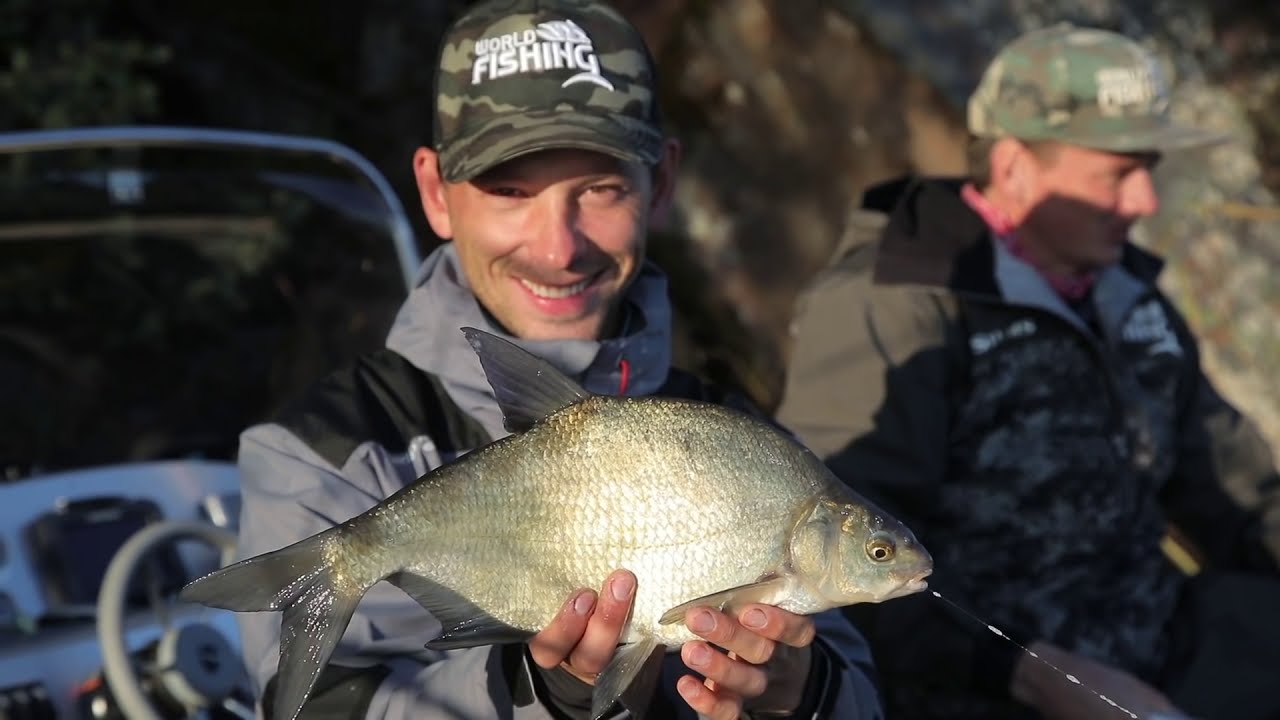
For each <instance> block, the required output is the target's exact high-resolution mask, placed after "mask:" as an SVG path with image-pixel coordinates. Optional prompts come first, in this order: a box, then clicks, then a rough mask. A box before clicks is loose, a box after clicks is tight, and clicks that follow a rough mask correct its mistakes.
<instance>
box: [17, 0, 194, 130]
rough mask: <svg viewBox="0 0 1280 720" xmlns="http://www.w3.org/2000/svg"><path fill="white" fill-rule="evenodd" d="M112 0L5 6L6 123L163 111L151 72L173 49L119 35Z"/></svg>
mask: <svg viewBox="0 0 1280 720" xmlns="http://www.w3.org/2000/svg"><path fill="white" fill-rule="evenodd" d="M113 7H115V4H114V3H110V2H105V3H104V2H93V1H91V0H6V2H4V3H2V4H0V48H2V50H0V129H7V130H8V129H25V128H53V127H68V126H72V125H103V124H111V123H127V122H137V121H141V120H146V119H148V118H150V117H152V116H154V115H155V114H156V113H157V112H158V110H159V97H158V95H159V93H158V91H157V88H156V84H155V83H154V82H153V81H152V80H151V79H150V78H149V77H148V72H151V71H153V70H154V69H156V68H159V67H161V66H163V65H164V64H165V63H167V62H169V60H170V56H171V53H170V51H169V50H168V48H165V47H160V46H156V45H152V44H150V43H148V42H146V41H144V40H142V39H140V38H139V37H137V36H136V35H132V34H128V33H125V34H120V33H113V32H112V31H111V30H110V20H111V18H110V13H111V11H112V9H113Z"/></svg>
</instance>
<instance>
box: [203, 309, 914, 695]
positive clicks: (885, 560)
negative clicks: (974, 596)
mask: <svg viewBox="0 0 1280 720" xmlns="http://www.w3.org/2000/svg"><path fill="white" fill-rule="evenodd" d="M468 337H469V338H470V339H471V340H472V343H473V345H474V346H475V347H476V349H477V351H478V352H479V353H480V356H481V360H482V363H483V364H484V367H485V370H486V373H487V375H488V377H489V379H490V382H491V384H492V385H493V387H494V390H495V393H496V395H497V398H498V400H499V403H500V404H501V405H502V406H503V409H504V412H505V413H506V417H507V422H508V427H509V429H511V430H512V431H513V433H514V434H512V435H510V436H508V437H506V438H504V439H502V440H499V441H497V442H495V443H492V444H490V445H488V446H486V447H483V448H480V449H477V450H475V451H473V452H471V453H469V454H468V455H466V456H464V457H463V458H461V459H459V460H458V461H456V462H454V463H451V464H449V465H446V466H443V467H441V468H438V469H437V470H435V471H433V472H431V473H429V474H427V475H425V476H423V477H422V478H420V479H419V480H418V481H416V482H415V483H413V484H411V485H409V486H407V487H405V488H404V489H403V490H401V491H400V492H398V493H396V494H395V495H393V496H392V497H390V498H388V499H387V500H385V501H383V502H382V503H380V504H379V505H377V506H376V507H374V508H372V509H370V510H369V511H367V512H365V513H363V514H361V515H359V516H357V517H355V518H352V519H351V520H349V521H347V522H346V523H343V524H342V525H339V526H337V527H335V528H332V529H330V530H328V531H325V532H324V533H321V534H319V535H317V536H314V537H312V538H308V539H307V540H303V541H301V542H299V543H296V544H295V545H292V546H289V547H287V548H283V549H281V550H279V551H276V552H274V553H268V554H266V555H262V556H259V557H257V558H250V559H248V560H245V561H243V562H241V563H237V564H236V565H233V566H230V567H228V568H224V569H222V570H219V571H216V572H215V573H213V574H211V575H209V576H206V577H205V578H202V579H200V580H197V581H196V582H195V583H193V584H192V585H190V586H188V588H187V589H186V590H184V597H186V598H187V599H192V600H196V601H199V602H204V603H206V604H209V605H213V606H216V607H226V608H229V609H232V610H263V609H271V610H283V611H284V612H285V617H284V626H283V628H282V640H281V662H280V688H281V695H280V696H279V697H278V698H277V701H276V707H277V708H280V709H286V708H293V711H292V712H291V713H286V714H282V715H280V717H284V718H289V719H290V720H291V719H292V718H293V717H294V716H296V714H297V710H298V709H300V708H301V705H302V703H303V702H304V701H305V699H306V696H307V694H309V692H310V689H311V686H312V685H313V684H314V681H315V677H316V676H317V675H318V673H319V671H320V668H321V666H322V665H323V663H324V662H325V661H326V660H327V658H328V655H329V654H330V653H331V652H332V650H333V646H334V645H336V643H337V640H338V639H339V638H340V637H341V635H342V631H343V630H344V629H345V627H346V624H347V622H349V620H350V616H351V614H352V613H353V612H354V609H355V606H356V604H357V603H358V602H359V599H360V597H361V596H362V595H363V594H364V592H365V591H367V590H368V588H369V587H371V586H372V585H374V584H375V583H377V582H379V581H381V580H383V579H387V580H390V581H391V582H393V583H395V584H396V585H398V586H399V587H401V588H402V589H404V590H405V591H406V592H407V593H408V594H409V595H411V596H413V597H414V598H415V599H417V600H418V601H419V602H420V603H421V604H422V605H423V606H424V607H426V608H427V609H428V610H429V611H431V612H432V614H433V615H434V616H435V617H436V619H437V620H439V621H440V622H441V624H442V626H443V633H442V635H441V637H440V638H438V639H437V640H436V641H434V642H433V643H432V646H433V647H440V648H449V647H466V646H473V645H482V644H496V643H502V642H517V641H522V640H524V639H527V638H528V637H529V636H531V635H532V634H534V633H536V632H537V631H538V630H540V629H541V628H543V627H545V626H546V625H547V624H548V623H549V621H550V620H551V619H552V618H553V617H554V616H555V615H556V613H557V612H558V611H559V610H560V608H561V607H562V606H563V604H564V602H565V600H566V598H567V597H568V596H569V594H570V593H571V592H572V591H573V590H575V589H576V588H580V587H590V588H598V587H599V586H600V584H601V583H602V581H603V579H604V578H605V577H606V576H607V575H608V574H609V573H610V572H612V571H614V570H616V569H619V568H626V569H628V570H631V571H632V572H634V573H635V575H636V578H637V589H636V596H635V601H634V604H633V609H632V615H631V618H630V621H629V624H628V626H627V629H626V631H625V634H624V637H623V638H622V642H623V643H626V645H625V646H624V648H623V649H622V650H621V651H620V652H619V654H618V656H617V658H615V663H614V664H613V665H611V666H610V668H608V669H607V670H606V671H605V673H602V675H601V678H600V680H599V681H598V682H597V689H596V698H595V700H594V702H593V716H596V717H598V716H599V715H601V714H603V713H604V712H605V711H606V710H607V709H608V708H609V707H610V706H611V705H612V704H613V702H614V701H615V700H619V699H621V700H623V701H624V703H625V704H627V705H628V706H629V707H632V709H633V710H635V709H637V708H638V707H642V706H643V704H644V701H643V699H642V698H641V699H635V698H634V697H633V696H634V695H635V694H636V693H639V694H641V695H643V694H644V693H648V692H651V690H652V685H653V682H654V680H655V678H654V677H644V676H645V675H647V674H649V673H650V671H646V670H644V668H645V667H649V668H652V667H653V664H652V663H646V662H639V661H636V659H635V658H633V659H632V661H631V662H623V660H624V659H625V658H626V657H627V656H628V655H639V656H640V660H644V659H645V658H647V657H651V656H653V655H655V654H656V651H657V650H660V649H661V648H663V647H674V646H678V645H679V644H681V643H683V642H685V641H687V640H690V639H692V638H694V637H695V636H694V635H693V634H692V633H691V632H690V631H689V630H688V629H687V628H686V627H685V625H684V623H683V611H684V610H685V609H687V608H689V607H692V606H694V605H697V604H705V605H711V606H714V607H722V608H732V607H733V606H735V605H740V604H743V603H747V602H765V603H770V604H774V605H778V606H780V607H783V608H784V609H788V610H791V611H793V612H798V613H813V612H818V611H821V610H825V609H829V608H832V607H838V606H841V605H848V604H852V603H855V602H879V601H883V600H887V599H890V598H893V597H898V596H900V595H904V594H908V593H912V592H917V591H919V590H921V589H923V588H924V587H925V583H924V580H923V578H924V577H925V576H926V575H928V574H929V572H930V570H931V568H932V561H931V559H930V557H929V554H928V553H927V552H926V551H925V550H924V549H923V548H922V547H921V546H920V545H919V543H917V542H916V540H915V538H914V536H913V535H912V534H911V532H910V530H908V529H907V528H906V527H904V526H902V525H901V524H900V523H898V522H897V521H896V520H894V519H893V518H891V517H889V516H887V515H885V514H884V513H882V512H880V511H879V510H878V509H876V508H875V507H874V506H872V505H871V504H870V503H867V502H866V501H865V500H863V499H862V498H860V497H858V496H857V495H856V494H855V493H853V492H852V491H851V490H849V489H848V488H847V487H846V486H845V485H844V484H842V483H841V482H839V481H838V480H837V479H836V478H835V477H834V476H832V475H831V473H830V472H829V471H828V470H827V468H826V467H825V466H824V465H823V463H822V462H821V461H820V460H819V459H818V458H817V457H815V456H814V455H813V454H812V453H811V452H809V451H808V450H807V449H805V448H804V447H803V446H801V445H800V444H798V443H797V442H795V441H794V440H793V439H792V438H790V437H789V436H787V435H786V434H784V433H782V432H780V431H779V430H778V429H777V428H775V427H773V426H771V425H769V424H767V423H765V422H762V421H760V420H759V419H756V418H753V417H751V416H748V415H746V414H743V413H739V412H737V411H734V410H730V409H727V408H723V407H720V406H716V405H710V404H706V403H699V402H693V401H688V400H678V399H669V398H657V397H646V398H621V397H609V396H594V395H589V394H587V393H585V392H583V391H582V390H581V389H580V388H577V387H576V385H574V384H573V383H572V381H570V380H569V379H567V378H565V377H563V376H562V375H560V374H559V373H558V372H556V371H555V370H554V369H552V368H551V367H550V366H549V365H547V364H546V363H545V362H543V361H541V360H539V359H537V358H534V357H533V356H531V355H528V354H527V353H524V351H522V350H520V349H518V348H517V347H516V346H514V345H511V344H509V343H506V342H505V341H502V340H500V339H498V338H496V337H493V336H490V335H487V334H483V333H480V332H479V331H468ZM291 613H292V615H291ZM291 624H292V626H291ZM304 628H305V630H304ZM615 666H617V667H616V668H615ZM633 685H635V686H636V687H635V688H632V686H633ZM628 693H630V695H628ZM286 703H287V704H286Z"/></svg>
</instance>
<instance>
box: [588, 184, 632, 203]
mask: <svg viewBox="0 0 1280 720" xmlns="http://www.w3.org/2000/svg"><path fill="white" fill-rule="evenodd" d="M628 192H630V190H629V189H628V188H627V187H626V186H625V185H622V184H619V183H601V184H599V185H592V186H590V187H588V188H587V195H589V196H591V197H592V198H593V199H596V200H617V199H619V198H622V197H625V196H626V195H627V193H628Z"/></svg>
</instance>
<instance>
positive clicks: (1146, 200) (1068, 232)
mask: <svg viewBox="0 0 1280 720" xmlns="http://www.w3.org/2000/svg"><path fill="white" fill-rule="evenodd" d="M1034 155H1035V157H1034V158H1033V159H1032V162H1031V169H1030V170H1029V171H1028V173H1027V180H1026V182H1027V197H1026V199H1025V201H1024V202H1025V207H1026V208H1027V214H1026V216H1025V217H1024V219H1023V221H1022V223H1021V224H1020V227H1019V230H1018V233H1019V237H1021V238H1023V240H1024V242H1025V243H1027V244H1028V245H1029V246H1031V247H1032V248H1033V251H1034V252H1036V253H1037V254H1039V255H1040V256H1041V258H1040V259H1041V260H1043V261H1044V262H1045V263H1046V264H1047V265H1049V266H1050V267H1053V268H1055V269H1057V270H1060V271H1064V272H1069V273H1083V272H1091V271H1094V270H1098V269H1101V268H1103V267H1106V266H1108V265H1112V264H1114V263H1116V262H1119V260H1120V257H1121V252H1122V249H1123V246H1124V243H1125V240H1126V239H1127V238H1128V236H1129V230H1130V228H1131V227H1132V226H1133V224H1134V223H1135V222H1136V221H1138V220H1139V219H1141V218H1143V217H1146V216H1149V215H1152V214H1154V213H1155V212H1156V210H1157V209H1158V208H1159V200H1158V198H1157V197H1156V192H1155V188H1154V186H1153V184H1152V180H1151V172H1150V171H1151V168H1152V167H1153V166H1154V165H1155V162H1156V161H1157V160H1158V157H1159V156H1158V155H1156V154H1154V153H1140V154H1139V153H1135V154H1121V153H1112V152H1104V151H1101V150H1092V149H1089V148H1084V147H1079V146H1075V145H1065V144H1062V145H1053V146H1052V147H1050V148H1049V149H1047V150H1045V151H1043V152H1039V153H1034Z"/></svg>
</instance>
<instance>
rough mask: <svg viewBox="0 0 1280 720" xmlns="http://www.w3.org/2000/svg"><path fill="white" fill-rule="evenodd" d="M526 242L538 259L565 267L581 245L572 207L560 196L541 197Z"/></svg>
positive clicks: (555, 267) (548, 265) (569, 263)
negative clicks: (531, 236)
mask: <svg viewBox="0 0 1280 720" xmlns="http://www.w3.org/2000/svg"><path fill="white" fill-rule="evenodd" d="M529 244H530V246H531V247H530V250H531V253H532V255H533V256H534V257H535V258H536V259H537V260H538V261H539V262H541V263H545V264H546V266H547V267H549V268H554V269H557V270H563V269H568V268H569V267H570V266H571V265H572V264H573V261H574V260H575V259H576V258H577V256H578V253H579V252H581V248H582V246H583V241H582V238H581V236H580V234H579V232H578V228H577V214H576V213H575V212H574V208H573V207H572V206H571V205H570V204H569V203H567V202H565V201H564V200H562V199H559V198H545V199H543V201H542V202H540V203H539V204H538V211H537V218H536V222H535V223H534V227H533V238H532V239H531V240H530V243H529Z"/></svg>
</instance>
